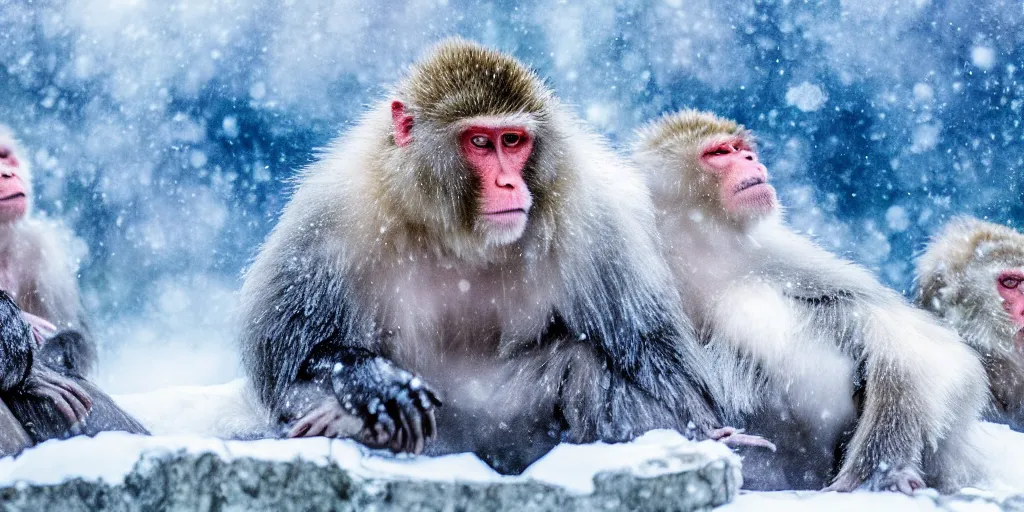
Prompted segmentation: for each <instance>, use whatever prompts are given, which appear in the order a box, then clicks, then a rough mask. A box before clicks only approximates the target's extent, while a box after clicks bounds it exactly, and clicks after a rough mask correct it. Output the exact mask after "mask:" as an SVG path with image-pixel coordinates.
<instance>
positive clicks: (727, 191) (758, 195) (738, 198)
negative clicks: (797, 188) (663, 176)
mask: <svg viewBox="0 0 1024 512" xmlns="http://www.w3.org/2000/svg"><path fill="white" fill-rule="evenodd" d="M701 161H702V162H704V165H705V166H706V167H707V168H708V169H709V170H711V171H712V172H714V173H715V174H717V175H718V178H719V187H720V188H719V191H718V194H719V197H720V198H721V201H722V206H724V207H725V209H726V210H728V211H729V212H730V213H733V214H741V215H765V214H768V213H771V212H772V211H773V210H775V208H776V199H775V188H773V187H772V186H771V185H769V184H768V169H767V168H765V166H764V164H762V163H761V162H759V161H758V160H757V153H754V151H753V150H752V149H751V148H750V147H748V146H747V145H746V143H744V141H743V139H733V140H726V141H721V142H716V143H713V144H709V145H708V146H706V147H705V148H704V152H703V153H702V155H701Z"/></svg>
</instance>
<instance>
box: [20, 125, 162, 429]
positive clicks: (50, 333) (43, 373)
mask: <svg viewBox="0 0 1024 512" xmlns="http://www.w3.org/2000/svg"><path fill="white" fill-rule="evenodd" d="M31 176H32V174H31V169H30V167H29V163H28V160H27V159H26V158H24V156H23V155H22V154H21V153H20V151H19V145H18V144H17V143H16V141H15V139H14V137H13V135H12V133H11V131H10V130H9V129H8V128H7V127H5V126H2V125H0V290H3V291H4V293H3V295H2V297H0V302H3V303H4V306H3V308H5V311H7V312H8V313H10V312H11V311H17V316H18V317H20V321H21V322H24V325H26V326H28V327H27V328H28V330H27V332H28V333H29V340H30V341H31V343H28V344H27V345H25V340H23V339H22V338H21V335H20V329H21V326H22V323H21V322H18V321H16V320H15V319H13V318H11V316H10V315H8V316H6V317H4V321H5V322H7V323H8V324H9V325H7V327H5V328H6V329H8V331H6V332H5V335H4V339H2V340H0V344H3V345H4V350H5V351H7V352H10V353H17V354H19V355H18V357H14V356H12V355H8V356H5V357H7V358H8V360H5V362H4V364H5V365H7V366H5V369H4V372H5V373H4V375H3V376H0V379H4V380H5V382H7V385H6V386H5V387H4V388H3V392H4V393H3V401H4V402H5V405H6V407H7V408H9V410H10V411H12V412H13V413H14V415H15V416H16V417H17V418H18V420H19V421H20V422H21V424H22V426H23V427H24V429H25V430H26V431H27V433H28V435H29V436H30V437H31V438H32V440H33V441H34V442H41V441H44V440H47V439H52V438H60V437H68V436H70V435H74V434H79V433H82V434H95V433H97V432H100V431H103V430H127V431H130V432H138V433H143V432H145V429H144V428H142V426H141V425H139V424H138V423H137V422H135V420H133V419H131V417H129V416H128V415H126V414H124V413H123V412H122V411H121V410H120V409H119V408H118V407H117V406H116V405H114V403H113V401H112V400H111V399H110V398H109V397H108V396H107V395H105V394H103V392H102V391H100V390H99V389H97V388H96V387H95V386H94V385H92V384H91V383H90V382H88V381H87V380H86V379H85V376H86V375H87V374H88V372H89V371H90V370H91V369H92V367H93V366H94V363H95V359H96V351H95V346H94V344H93V342H92V340H91V339H89V338H88V337H87V336H88V329H87V328H86V326H85V325H84V320H83V319H84V317H85V316H84V313H83V310H82V304H81V301H80V298H79V292H78V283H77V277H76V269H75V264H74V261H73V259H72V253H73V251H71V250H70V249H69V247H70V246H71V244H72V243H73V241H74V239H73V237H72V235H71V234H70V233H68V232H67V231H65V230H63V229H61V228H59V227H58V226H57V225H56V224H54V223H51V222H47V221H45V220H41V219H36V218H33V217H32V216H31V215H30V211H31V205H32V180H31ZM16 347H17V348H16ZM26 348H30V349H31V350H29V351H28V352H27V353H22V352H24V350H26ZM12 365H13V366H12ZM16 368H23V369H24V370H23V371H24V372H27V373H18V372H19V371H22V370H17V369H16ZM12 390H13V391H14V392H9V391H12ZM0 428H3V427H2V426H0Z"/></svg>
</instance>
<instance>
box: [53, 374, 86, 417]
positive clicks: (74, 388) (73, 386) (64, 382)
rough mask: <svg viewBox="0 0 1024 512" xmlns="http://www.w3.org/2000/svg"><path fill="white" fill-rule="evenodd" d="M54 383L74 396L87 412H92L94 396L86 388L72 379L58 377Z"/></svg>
mask: <svg viewBox="0 0 1024 512" xmlns="http://www.w3.org/2000/svg"><path fill="white" fill-rule="evenodd" d="M53 383H54V384H56V385H57V386H58V387H60V388H61V389H64V390H66V391H68V392H70V393H71V394H72V395H74V397H75V399H77V401H78V402H80V403H81V404H82V405H84V406H85V409H86V412H88V411H91V410H92V395H90V394H89V392H88V391H86V390H85V388H83V387H82V386H80V385H78V383H77V382H75V381H74V380H72V379H68V378H65V377H61V376H57V378H56V380H54V381H53Z"/></svg>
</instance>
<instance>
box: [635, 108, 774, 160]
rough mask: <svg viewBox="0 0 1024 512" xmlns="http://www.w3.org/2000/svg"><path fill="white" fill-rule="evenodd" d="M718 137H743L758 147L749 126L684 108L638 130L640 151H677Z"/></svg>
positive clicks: (638, 148) (637, 147)
mask: <svg viewBox="0 0 1024 512" xmlns="http://www.w3.org/2000/svg"><path fill="white" fill-rule="evenodd" d="M716 137H740V138H742V139H743V140H744V141H745V142H747V144H749V145H750V146H751V147H754V143H755V142H756V141H755V140H754V136H753V134H752V133H750V131H749V130H747V128H746V127H744V126H743V125H741V124H739V123H737V122H736V121H733V120H732V119H727V118H724V117H721V116H718V115H715V114H713V113H711V112H704V111H700V110H694V109H690V110H682V111H679V112H675V113H672V114H665V115H663V116H661V118H659V119H657V120H655V121H652V122H650V123H648V124H647V125H646V126H644V127H642V128H640V129H639V130H638V132H637V139H638V140H637V145H636V147H635V149H636V150H637V151H661V150H669V151H673V150H675V149H676V148H683V147H685V148H690V147H695V146H697V145H698V144H700V143H701V142H703V141H706V140H710V139H714V138H716Z"/></svg>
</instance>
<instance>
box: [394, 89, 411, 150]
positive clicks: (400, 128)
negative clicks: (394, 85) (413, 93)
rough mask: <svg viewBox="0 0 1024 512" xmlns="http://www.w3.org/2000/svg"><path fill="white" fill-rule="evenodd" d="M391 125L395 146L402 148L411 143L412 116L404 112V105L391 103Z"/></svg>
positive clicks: (398, 102) (396, 102)
mask: <svg viewBox="0 0 1024 512" xmlns="http://www.w3.org/2000/svg"><path fill="white" fill-rule="evenodd" d="M391 124H392V126H393V127H394V131H395V144H398V147H404V146H407V145H409V143H410V142H412V115H411V114H407V113H406V112H405V104H403V103H402V102H401V101H398V100H395V101H392V102H391Z"/></svg>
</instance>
